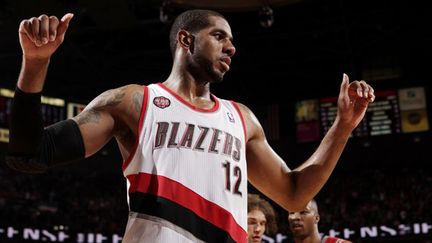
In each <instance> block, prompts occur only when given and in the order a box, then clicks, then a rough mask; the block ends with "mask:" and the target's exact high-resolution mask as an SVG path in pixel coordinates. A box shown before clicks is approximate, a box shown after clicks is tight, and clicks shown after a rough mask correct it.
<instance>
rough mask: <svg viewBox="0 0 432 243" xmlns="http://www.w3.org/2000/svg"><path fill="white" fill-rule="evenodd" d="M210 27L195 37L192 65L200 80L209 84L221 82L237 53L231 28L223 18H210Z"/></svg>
mask: <svg viewBox="0 0 432 243" xmlns="http://www.w3.org/2000/svg"><path fill="white" fill-rule="evenodd" d="M209 22H210V26H209V27H207V28H205V29H202V30H200V31H199V32H198V33H196V34H195V35H194V39H195V40H194V47H193V50H191V52H192V55H191V60H190V64H191V67H192V70H193V71H194V72H195V75H197V76H198V77H199V78H201V79H204V80H205V81H208V82H221V81H222V80H223V77H224V75H225V73H226V72H228V70H229V69H230V64H231V57H232V56H233V55H234V53H235V47H234V45H233V43H232V33H231V27H230V26H229V24H228V22H227V21H226V20H225V19H224V18H221V17H217V16H211V17H209Z"/></svg>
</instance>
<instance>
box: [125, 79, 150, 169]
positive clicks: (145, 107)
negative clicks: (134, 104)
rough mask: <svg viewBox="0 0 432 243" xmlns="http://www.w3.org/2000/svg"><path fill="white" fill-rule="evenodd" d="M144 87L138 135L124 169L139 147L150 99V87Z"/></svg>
mask: <svg viewBox="0 0 432 243" xmlns="http://www.w3.org/2000/svg"><path fill="white" fill-rule="evenodd" d="M143 87H144V95H143V101H142V107H141V114H140V118H139V121H138V133H137V135H136V138H135V143H134V145H133V147H132V150H131V152H130V154H129V156H128V157H127V159H126V160H125V161H124V162H123V165H122V170H123V171H124V170H125V169H126V167H127V166H128V165H129V163H130V162H131V160H132V158H133V157H134V155H135V152H136V150H137V148H138V144H139V138H140V135H141V130H142V126H143V120H144V117H145V114H146V111H147V100H148V88H147V86H143Z"/></svg>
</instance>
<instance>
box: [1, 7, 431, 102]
mask: <svg viewBox="0 0 432 243" xmlns="http://www.w3.org/2000/svg"><path fill="white" fill-rule="evenodd" d="M263 7H267V9H268V7H270V8H271V10H272V16H268V15H265V12H264V13H263V10H262V9H263ZM190 8H209V9H214V10H218V11H220V12H221V13H222V14H224V15H225V16H226V17H227V19H228V20H229V21H230V23H231V26H232V30H233V35H234V39H235V45H236V48H237V54H236V56H235V57H234V58H233V64H232V69H231V71H230V73H228V74H227V75H226V78H225V79H226V80H225V81H224V82H223V83H222V84H219V85H214V87H212V88H213V90H214V92H215V93H216V95H218V96H220V97H223V98H228V99H235V100H238V101H240V102H244V103H275V102H278V103H284V102H292V101H295V100H298V99H304V98H316V97H322V96H327V95H335V94H337V92H338V87H339V82H340V80H341V78H342V73H343V72H346V73H348V74H349V75H350V76H351V77H352V78H353V79H365V80H368V81H370V82H371V83H372V84H373V85H374V86H375V87H378V88H379V87H393V88H399V87H407V86H413V85H419V84H420V85H428V78H429V77H430V75H429V69H430V68H429V66H430V58H429V57H430V55H431V54H432V51H431V47H430V43H432V42H431V41H432V35H431V27H430V23H431V21H430V12H431V11H430V10H431V9H430V8H429V7H425V6H420V5H418V3H416V2H414V1H389V0H383V1H372V0H370V1H343V0H339V1H311V0H273V1H270V0H268V1H265V0H240V1H234V0H220V1H211V0H172V1H162V0H150V1H139V0H85V1H84V0H40V1H25V0H0V36H1V45H0V65H1V67H2V68H1V76H0V86H2V87H7V88H13V87H14V85H15V82H16V78H17V76H18V71H19V67H20V62H21V51H20V47H19V43H18V35H17V29H18V25H19V22H20V21H21V20H22V19H23V18H29V17H31V16H38V15H40V14H42V13H46V14H50V15H58V16H62V15H63V14H65V13H67V12H73V13H74V14H75V17H74V19H73V20H72V23H71V25H70V28H69V30H68V33H67V36H66V40H65V42H64V43H63V45H62V46H61V48H60V49H59V50H58V51H57V53H56V54H55V56H54V57H53V58H52V62H51V66H50V72H49V76H48V81H47V84H46V88H45V93H46V94H49V95H51V96H59V97H63V98H66V99H77V100H81V101H83V102H85V101H89V100H90V99H91V98H93V97H94V96H96V95H97V94H98V93H100V92H102V91H103V90H106V89H108V88H114V87H118V86H120V85H124V84H127V83H142V84H148V83H151V82H159V81H163V80H164V79H165V78H166V77H167V76H168V74H169V71H170V68H171V54H170V52H169V47H168V31H169V27H170V26H169V24H168V23H162V21H161V19H162V20H164V21H165V20H168V21H169V20H170V19H172V18H173V16H175V15H176V14H178V13H180V12H181V11H183V10H185V9H190ZM161 16H162V17H163V18H161ZM265 17H267V18H273V19H274V23H272V25H271V26H269V27H268V26H267V27H263V26H262V25H261V24H260V21H261V22H262V21H265V20H266V19H263V18H265Z"/></svg>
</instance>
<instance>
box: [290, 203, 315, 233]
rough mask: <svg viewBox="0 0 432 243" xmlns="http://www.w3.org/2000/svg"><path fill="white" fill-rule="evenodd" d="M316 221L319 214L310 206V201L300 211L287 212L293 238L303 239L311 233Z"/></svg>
mask: <svg viewBox="0 0 432 243" xmlns="http://www.w3.org/2000/svg"><path fill="white" fill-rule="evenodd" d="M318 221H319V216H318V215H317V214H316V213H315V210H313V209H312V208H311V207H310V203H309V204H308V206H307V207H306V208H305V209H303V210H302V211H300V212H290V213H289V214H288V222H289V226H290V229H291V232H292V234H293V236H294V237H295V238H300V239H304V238H306V237H308V236H310V235H312V234H313V233H314V230H315V225H316V224H317V223H318Z"/></svg>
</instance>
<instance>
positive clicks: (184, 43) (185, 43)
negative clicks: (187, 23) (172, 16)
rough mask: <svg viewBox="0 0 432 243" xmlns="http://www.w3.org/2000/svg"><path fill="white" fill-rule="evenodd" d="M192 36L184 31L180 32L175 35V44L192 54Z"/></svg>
mask: <svg viewBox="0 0 432 243" xmlns="http://www.w3.org/2000/svg"><path fill="white" fill-rule="evenodd" d="M194 39H195V38H194V36H193V35H192V34H191V33H189V32H188V31H186V30H180V31H179V32H178V33H177V42H178V43H179V45H180V46H181V47H182V48H183V49H185V50H190V51H191V52H193V43H194Z"/></svg>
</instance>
